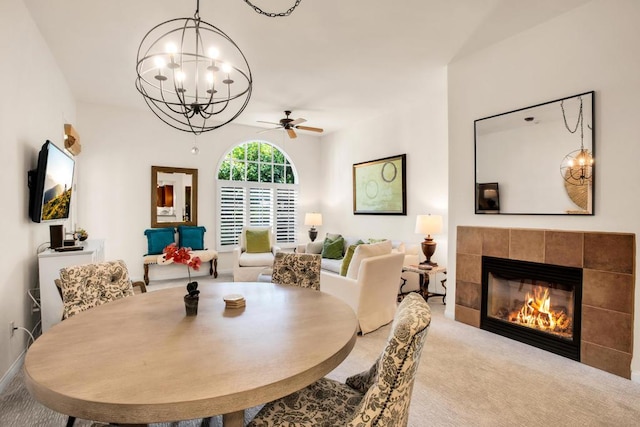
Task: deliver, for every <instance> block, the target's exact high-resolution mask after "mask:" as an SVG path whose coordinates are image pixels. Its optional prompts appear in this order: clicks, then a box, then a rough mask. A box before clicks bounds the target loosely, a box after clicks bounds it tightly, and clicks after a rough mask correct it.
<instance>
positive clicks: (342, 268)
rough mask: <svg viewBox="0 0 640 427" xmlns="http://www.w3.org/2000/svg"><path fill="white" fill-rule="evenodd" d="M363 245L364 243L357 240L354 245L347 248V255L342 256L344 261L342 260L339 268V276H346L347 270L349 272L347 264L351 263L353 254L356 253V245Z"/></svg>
mask: <svg viewBox="0 0 640 427" xmlns="http://www.w3.org/2000/svg"><path fill="white" fill-rule="evenodd" d="M363 244H364V242H363V241H362V240H358V241H357V242H356V243H355V244H354V245H351V246H349V248H348V249H347V253H346V254H345V255H344V259H343V260H342V265H341V266H340V275H341V276H346V275H347V270H349V264H350V263H351V258H353V253H354V252H355V251H356V248H357V247H358V245H363Z"/></svg>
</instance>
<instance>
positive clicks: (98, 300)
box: [55, 260, 134, 319]
mask: <svg viewBox="0 0 640 427" xmlns="http://www.w3.org/2000/svg"><path fill="white" fill-rule="evenodd" d="M55 282H56V285H57V286H59V287H60V290H61V292H62V302H63V305H64V308H63V313H62V318H63V319H67V318H69V317H71V316H73V315H75V314H78V313H80V312H82V311H85V310H88V309H90V308H93V307H96V306H99V305H102V304H105V303H107V302H110V301H115V300H117V299H120V298H123V297H127V296H132V295H133V294H134V293H133V288H132V286H131V280H129V272H128V271H127V266H126V264H125V263H124V261H120V260H119V261H107V262H103V263H99V264H84V265H76V266H72V267H66V268H62V269H60V279H56V281H55Z"/></svg>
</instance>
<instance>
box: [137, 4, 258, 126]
mask: <svg viewBox="0 0 640 427" xmlns="http://www.w3.org/2000/svg"><path fill="white" fill-rule="evenodd" d="M199 11H200V0H197V5H196V12H195V14H194V15H193V18H176V19H171V20H169V21H165V22H163V23H161V24H158V25H156V26H155V27H153V28H152V29H151V30H149V32H148V33H147V34H146V35H145V36H144V38H143V39H142V42H141V43H140V47H139V48H138V57H137V65H136V73H137V78H136V88H137V89H138V91H139V92H140V93H141V94H142V96H143V97H144V100H145V102H146V103H147V105H148V106H149V108H150V109H151V111H153V113H154V114H155V115H156V116H157V117H158V118H159V119H160V120H162V121H163V122H165V123H166V124H168V125H169V126H171V127H173V128H175V129H178V130H181V131H185V132H192V133H193V134H195V135H199V134H201V133H203V132H208V131H211V130H214V129H217V128H219V127H222V126H224V125H226V124H228V123H230V122H232V121H233V120H235V119H236V118H237V117H238V116H239V115H240V114H241V113H242V112H243V111H244V109H245V108H246V106H247V104H248V103H249V98H251V90H252V85H253V79H252V76H251V69H250V68H249V63H248V62H247V59H246V58H245V56H244V54H243V53H242V51H241V50H240V48H239V47H238V45H237V44H236V43H235V42H234V41H233V40H232V39H231V38H230V37H229V36H228V35H226V34H225V33H224V32H222V31H221V30H220V29H218V28H216V27H214V26H213V25H211V24H208V23H207V22H205V21H202V20H201V19H200V13H199Z"/></svg>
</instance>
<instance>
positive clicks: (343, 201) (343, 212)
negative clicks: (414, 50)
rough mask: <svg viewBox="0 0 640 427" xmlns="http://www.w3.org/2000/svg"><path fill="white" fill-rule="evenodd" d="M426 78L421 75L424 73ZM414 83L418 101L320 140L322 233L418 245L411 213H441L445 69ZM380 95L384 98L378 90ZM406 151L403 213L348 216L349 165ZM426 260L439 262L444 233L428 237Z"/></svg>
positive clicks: (444, 208) (350, 202)
mask: <svg viewBox="0 0 640 427" xmlns="http://www.w3.org/2000/svg"><path fill="white" fill-rule="evenodd" d="M425 77H426V76H425ZM428 77H429V78H425V79H424V80H425V81H424V82H415V84H416V93H418V94H421V95H422V96H421V97H422V99H423V101H422V102H420V103H418V104H414V105H405V106H403V107H401V108H399V109H397V110H396V112H395V113H393V114H389V115H385V116H382V117H372V118H371V119H370V120H366V121H362V122H358V123H353V124H352V125H351V126H349V128H347V129H346V130H343V131H339V132H335V133H332V134H329V135H327V136H325V137H323V138H322V165H323V171H322V178H323V185H324V186H323V196H322V210H321V212H322V214H323V222H324V224H323V226H322V227H320V228H319V230H320V232H319V237H318V238H321V237H323V236H324V234H325V233H327V232H330V233H341V234H343V235H347V236H364V237H373V238H391V239H397V240H404V241H406V242H409V243H411V242H413V243H414V244H416V245H417V244H419V243H420V242H421V241H422V240H423V239H424V237H425V236H419V235H417V234H415V233H414V230H415V222H416V215H418V214H425V213H432V214H440V215H443V216H444V220H445V227H446V215H447V191H448V185H447V110H446V108H447V107H446V106H447V93H446V92H447V91H446V87H447V77H446V70H445V69H444V68H443V69H442V70H441V71H440V72H438V73H435V74H434V75H430V76H428ZM381 99H382V100H383V99H384V96H383V94H381ZM403 153H406V154H407V215H406V216H390V215H354V214H353V178H352V167H353V164H355V163H360V162H365V161H369V160H375V159H379V158H384V157H389V156H394V155H397V154H403ZM434 240H435V241H436V242H437V244H438V246H437V249H436V253H435V256H434V257H433V258H432V260H434V261H436V262H439V263H445V262H446V253H447V236H446V234H445V233H443V234H442V235H436V236H434Z"/></svg>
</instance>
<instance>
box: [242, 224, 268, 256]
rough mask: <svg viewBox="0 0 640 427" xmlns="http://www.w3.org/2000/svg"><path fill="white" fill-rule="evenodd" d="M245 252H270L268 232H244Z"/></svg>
mask: <svg viewBox="0 0 640 427" xmlns="http://www.w3.org/2000/svg"><path fill="white" fill-rule="evenodd" d="M245 233H246V235H245V236H246V238H247V252H249V253H262V252H270V251H271V242H270V241H269V230H246V231H245Z"/></svg>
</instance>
